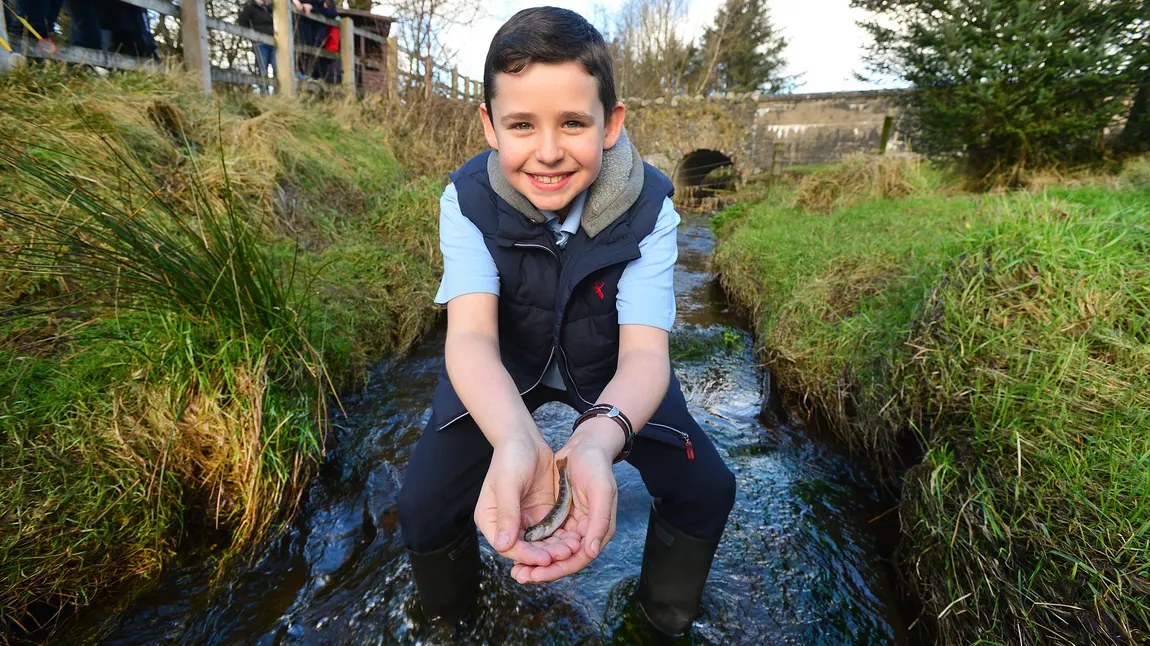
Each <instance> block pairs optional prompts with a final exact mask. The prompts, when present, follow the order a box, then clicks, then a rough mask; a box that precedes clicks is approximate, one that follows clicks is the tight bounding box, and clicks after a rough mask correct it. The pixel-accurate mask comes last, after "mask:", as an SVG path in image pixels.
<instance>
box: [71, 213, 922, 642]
mask: <svg viewBox="0 0 1150 646" xmlns="http://www.w3.org/2000/svg"><path fill="white" fill-rule="evenodd" d="M684 220H685V223H684V225H683V227H682V228H681V229H680V235H679V240H680V243H679V244H680V255H679V264H678V265H677V267H676V277H675V287H676V292H677V295H678V321H677V323H676V331H675V332H674V334H673V351H674V353H675V354H676V355H677V356H680V357H681V359H680V360H678V361H677V363H676V370H677V373H678V375H679V379H680V381H681V382H682V384H683V389H684V392H685V393H686V394H687V398H688V402H689V403H690V405H691V410H692V412H693V413H694V414H695V416H696V419H697V420H698V421H699V423H700V424H701V425H702V426H703V428H704V429H706V430H707V432H708V433H709V435H710V437H711V438H712V440H713V441H714V443H715V444H716V445H717V447H718V449H719V451H720V453H721V454H722V455H723V456H724V457H725V458H726V460H727V462H728V464H729V465H730V466H731V468H732V470H733V471H734V472H735V475H736V479H737V482H738V498H737V500H736V503H735V508H734V510H733V511H732V512H731V517H730V520H729V522H728V525H727V532H726V534H725V535H724V537H723V541H722V544H721V545H720V548H719V552H718V554H717V556H716V557H715V563H714V566H713V568H712V571H711V575H710V579H709V582H708V585H707V588H706V590H705V593H704V598H703V608H702V615H701V616H700V617H699V619H698V620H697V621H696V623H695V628H694V631H693V633H692V637H691V641H692V642H693V643H699V644H754V645H756V646H758V645H762V644H888V643H894V644H900V643H904V642H905V628H904V625H903V621H902V617H901V616H900V614H899V598H898V594H897V591H896V589H895V587H894V585H893V574H892V572H893V570H892V568H891V565H890V562H889V557H890V550H891V547H892V543H893V539H894V537H893V536H891V535H890V533H889V524H888V523H885V522H882V521H880V522H872V519H874V518H875V517H878V516H881V515H883V512H887V511H889V508H890V507H891V506H892V504H893V503H892V502H891V501H890V500H889V499H888V498H885V497H883V496H882V495H881V494H880V493H879V489H878V485H877V483H876V481H875V480H874V479H873V477H872V476H871V475H870V474H869V472H868V470H867V469H866V468H865V467H864V465H862V464H861V463H860V462H858V461H856V460H853V459H851V458H849V457H847V456H846V454H845V453H844V452H842V451H841V450H839V449H838V448H836V446H835V445H834V444H833V442H831V441H829V440H828V439H826V438H824V437H822V434H820V433H818V432H817V431H816V430H814V429H811V428H807V427H805V426H804V424H803V423H802V417H801V416H800V415H799V414H798V413H797V410H796V409H792V408H791V407H789V406H787V405H786V404H784V403H783V402H780V401H770V400H769V398H767V399H768V401H767V402H766V405H763V403H764V399H765V397H764V395H765V393H764V392H763V391H764V383H765V380H764V375H763V374H762V372H761V370H760V369H759V368H758V367H757V366H756V364H755V362H754V359H753V356H752V352H751V350H752V340H751V337H750V335H749V334H748V333H747V331H746V330H745V324H744V322H743V321H741V320H740V319H739V318H738V317H737V316H736V315H735V314H734V313H733V312H731V311H730V310H729V309H728V305H727V302H726V299H725V297H724V296H723V294H722V292H721V290H720V289H719V288H718V286H717V284H716V281H715V279H714V277H713V276H712V275H711V274H710V272H709V270H708V261H709V258H710V254H711V250H712V247H713V245H714V239H713V237H712V236H711V233H710V231H709V229H708V228H707V219H706V218H703V217H699V216H688V217H685V218H684ZM442 348H443V330H442V329H441V328H440V329H437V330H436V331H435V332H433V333H432V334H429V335H428V336H427V338H426V339H425V340H424V341H423V343H422V345H421V346H420V347H419V348H418V349H417V350H416V351H415V352H413V353H411V354H410V355H408V356H406V357H403V358H400V359H396V360H391V361H386V362H384V363H382V364H381V365H379V366H378V367H377V368H376V369H375V370H374V371H373V373H372V376H371V380H370V384H369V385H368V386H367V387H366V388H364V389H363V390H362V391H361V392H359V393H358V394H356V395H354V396H350V397H346V398H345V399H344V401H343V404H344V408H345V410H346V411H347V415H346V416H343V415H340V416H339V417H337V420H336V423H335V425H334V429H333V432H334V443H333V444H334V447H335V448H334V449H333V450H332V451H331V452H330V453H329V456H328V458H327V460H326V461H325V463H324V465H323V467H322V469H321V471H320V473H319V474H318V476H317V477H316V478H315V479H314V481H313V482H312V483H311V484H310V485H309V488H308V491H307V494H306V496H305V502H304V504H303V508H302V510H301V513H300V514H299V515H298V517H297V518H296V520H295V521H294V522H293V524H292V526H291V528H290V530H289V531H288V532H286V533H285V534H284V535H283V536H281V537H279V538H277V539H276V540H274V541H272V542H269V543H268V544H267V545H266V546H264V548H263V550H262V551H261V552H260V557H259V558H258V560H257V561H256V562H255V563H254V564H252V565H251V566H245V567H239V568H234V569H232V570H231V571H229V572H228V573H227V574H226V575H225V576H224V577H223V579H222V580H220V581H215V582H213V581H212V578H211V575H212V573H213V569H212V567H211V565H210V564H209V563H205V562H203V561H202V560H201V561H200V562H196V563H186V564H183V565H177V566H175V567H173V568H170V569H169V570H168V571H167V573H166V574H165V575H164V576H163V577H162V578H161V580H160V582H159V583H158V585H157V586H156V587H155V589H153V590H152V591H151V592H149V593H147V594H145V595H144V596H142V597H140V598H138V599H137V600H136V601H135V602H134V603H132V604H131V605H130V606H129V608H128V609H127V610H126V611H125V612H123V613H119V614H116V615H111V616H102V617H88V618H87V620H86V621H85V622H84V623H86V624H87V626H88V627H89V628H91V627H92V622H95V623H97V624H100V625H101V626H102V628H103V629H104V630H105V631H107V632H106V634H107V637H106V638H105V640H104V643H106V644H118V645H128V644H285V645H286V644H309V645H310V644H314V645H319V644H435V643H492V644H504V643H507V644H544V643H545V644H568V643H632V642H633V641H634V640H633V636H632V634H631V633H630V632H629V631H630V630H631V629H630V627H629V625H628V622H627V621H626V617H627V616H628V615H627V606H628V600H629V598H630V596H631V594H632V592H633V590H634V588H635V584H636V581H637V579H638V575H639V567H640V562H641V559H642V551H643V541H644V534H645V531H646V524H647V510H648V507H649V505H650V503H651V498H650V496H649V495H648V494H647V492H646V490H645V488H644V487H643V484H642V481H641V480H640V478H639V475H638V472H637V471H635V470H634V469H633V468H632V467H630V466H629V465H627V464H620V465H618V466H617V467H616V472H615V473H616V477H617V480H618V483H619V511H618V528H617V533H616V535H615V538H614V540H612V542H611V543H610V544H609V545H608V547H607V548H606V550H605V551H604V553H603V554H602V555H601V556H600V558H598V559H597V560H595V561H594V562H593V563H592V564H591V565H590V566H589V567H588V568H587V569H585V570H584V571H582V572H580V573H578V574H576V575H574V576H572V577H568V578H566V579H563V580H561V581H558V582H555V583H551V584H546V585H541V586H520V585H519V584H517V583H515V582H514V580H512V579H511V578H510V577H509V576H508V572H509V570H510V564H509V563H507V562H502V561H501V559H499V558H497V557H496V556H495V555H494V552H493V551H492V550H491V549H490V548H489V547H488V546H487V545H486V543H483V551H484V561H485V577H484V582H483V587H482V593H481V594H482V598H483V599H482V609H481V612H480V616H479V619H478V622H477V624H476V625H475V627H474V630H473V631H472V632H471V633H470V634H466V635H462V634H457V635H454V636H453V637H451V638H448V637H447V636H446V635H444V634H443V632H442V631H438V630H435V629H433V628H431V627H429V626H427V625H426V624H425V623H424V622H423V621H422V620H421V619H420V613H419V612H418V609H417V602H416V600H415V597H414V584H413V583H412V580H411V572H410V568H409V566H408V563H407V559H406V557H405V555H404V550H403V547H402V543H401V542H400V537H399V527H398V524H397V520H396V505H395V499H396V494H397V492H398V490H399V483H400V482H401V480H402V478H403V473H404V469H405V467H406V464H407V460H408V456H409V455H410V452H411V450H412V449H413V447H414V446H415V442H416V440H417V439H418V437H419V433H420V430H421V429H422V427H423V423H424V421H425V420H426V419H427V415H428V414H429V410H428V406H429V404H430V398H431V392H432V388H433V386H434V383H435V376H436V373H437V371H438V370H439V367H440V366H441V362H442ZM337 412H338V411H337ZM535 416H536V419H537V421H538V423H539V426H540V428H541V429H543V431H544V433H545V435H546V437H547V438H548V441H549V442H551V443H552V445H553V446H554V447H555V448H558V447H559V446H560V443H561V442H562V440H563V439H564V438H565V437H566V430H567V429H568V428H569V427H570V423H571V421H573V419H574V417H575V412H574V411H573V410H572V409H570V408H568V407H566V406H564V405H562V404H547V405H546V406H544V407H542V408H540V409H539V410H538V411H537V412H536V415H535ZM780 419H782V420H783V421H782V422H780V421H779V420H780ZM891 516H893V514H892V515H891ZM888 518H889V516H888ZM880 527H881V528H882V529H880ZM64 643H74V642H69V641H67V640H66V641H65V642H64Z"/></svg>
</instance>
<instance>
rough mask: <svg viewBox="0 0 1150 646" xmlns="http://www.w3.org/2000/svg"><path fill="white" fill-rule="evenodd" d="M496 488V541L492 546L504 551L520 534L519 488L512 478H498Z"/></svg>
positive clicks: (513, 543)
mask: <svg viewBox="0 0 1150 646" xmlns="http://www.w3.org/2000/svg"><path fill="white" fill-rule="evenodd" d="M494 485H495V486H494V487H493V489H494V490H495V508H496V510H497V511H496V515H495V541H494V542H492V543H491V546H492V547H494V548H495V550H496V551H497V552H500V553H503V552H506V551H507V550H509V549H511V547H512V546H513V545H515V539H516V538H517V537H518V536H519V514H520V511H519V497H520V491H519V488H518V487H516V486H515V480H513V479H512V478H496V479H495V483H494Z"/></svg>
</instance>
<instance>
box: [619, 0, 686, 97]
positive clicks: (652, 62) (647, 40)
mask: <svg viewBox="0 0 1150 646" xmlns="http://www.w3.org/2000/svg"><path fill="white" fill-rule="evenodd" d="M686 18H687V2H686V0H628V1H627V2H626V3H625V4H624V5H623V6H622V8H620V10H619V13H618V14H617V15H616V16H615V23H614V29H613V30H610V31H609V36H608V38H609V40H610V41H611V44H612V49H613V51H614V54H615V74H616V84H617V85H618V87H619V93H620V95H622V96H658V95H664V94H676V93H680V92H682V91H684V87H683V82H684V79H685V78H686V76H687V73H688V71H689V69H690V67H691V61H692V59H693V58H694V57H695V56H696V50H695V46H694V44H693V43H691V42H690V41H687V40H683V39H682V38H680V36H679V32H680V31H681V30H682V28H683V25H684V24H685V22H686Z"/></svg>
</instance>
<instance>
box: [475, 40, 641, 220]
mask: <svg viewBox="0 0 1150 646" xmlns="http://www.w3.org/2000/svg"><path fill="white" fill-rule="evenodd" d="M496 79H497V81H496V85H497V87H496V88H495V90H496V91H495V92H494V96H493V97H492V99H491V111H492V112H493V113H494V114H490V115H489V114H488V113H487V107H486V106H481V107H480V113H481V117H482V120H483V131H484V134H485V135H486V137H487V143H488V144H489V145H490V146H491V147H492V148H495V149H497V150H498V151H499V166H500V170H501V171H502V172H503V176H504V177H506V178H507V181H509V182H510V183H511V185H512V186H513V187H515V190H517V191H519V192H520V193H522V194H523V196H524V197H526V198H527V199H528V200H530V201H531V203H532V204H534V205H535V207H536V208H537V209H539V210H541V211H555V212H557V213H558V214H559V215H560V217H564V216H566V214H567V207H568V206H569V205H570V204H571V200H573V199H575V196H577V195H579V193H581V192H583V191H584V190H585V189H586V188H587V187H588V186H590V185H591V183H592V182H594V181H595V179H596V178H597V177H598V176H599V169H600V167H601V166H602V163H603V150H604V149H605V148H610V147H611V146H614V145H615V142H616V141H618V140H619V133H620V131H621V130H622V127H623V116H624V111H625V110H624V108H623V104H622V103H620V104H618V105H617V106H616V107H615V109H614V110H612V111H611V114H610V115H609V116H610V118H609V119H608V118H604V110H603V104H602V102H601V101H600V99H599V88H598V83H597V81H596V80H595V77H593V76H591V75H590V74H588V73H587V71H586V70H585V69H584V68H583V66H582V65H580V64H579V63H576V62H565V63H555V64H551V63H530V64H528V65H527V66H526V67H525V68H524V69H523V70H522V71H520V72H517V73H514V74H509V73H499V74H496Z"/></svg>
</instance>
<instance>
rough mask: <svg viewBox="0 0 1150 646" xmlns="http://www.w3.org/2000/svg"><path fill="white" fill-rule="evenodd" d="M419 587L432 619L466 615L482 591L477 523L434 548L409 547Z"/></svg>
mask: <svg viewBox="0 0 1150 646" xmlns="http://www.w3.org/2000/svg"><path fill="white" fill-rule="evenodd" d="M407 554H408V556H409V557H410V558H411V572H412V575H413V576H414V577H415V589H416V591H418V593H419V600H420V602H421V603H422V605H423V614H424V615H425V616H426V617H427V618H428V619H435V618H441V619H445V620H447V621H459V620H462V619H466V618H467V617H468V616H469V615H470V614H471V612H472V611H473V610H474V609H475V604H476V600H477V598H478V594H479V539H478V537H477V534H476V530H475V528H474V527H471V528H469V529H468V530H467V531H465V532H463V533H462V534H460V536H459V538H456V539H455V540H453V541H451V543H450V544H449V545H448V546H447V547H444V548H442V549H438V550H436V551H434V552H424V553H419V552H412V551H408V553H407Z"/></svg>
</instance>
